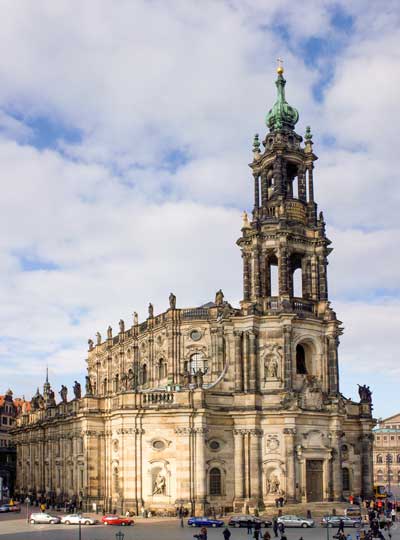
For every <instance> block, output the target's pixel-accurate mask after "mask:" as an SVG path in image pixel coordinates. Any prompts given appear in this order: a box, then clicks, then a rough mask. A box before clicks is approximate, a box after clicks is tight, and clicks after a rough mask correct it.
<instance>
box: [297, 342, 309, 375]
mask: <svg viewBox="0 0 400 540" xmlns="http://www.w3.org/2000/svg"><path fill="white" fill-rule="evenodd" d="M296 373H297V374H298V375H307V367H306V353H305V350H304V347H303V345H297V347H296Z"/></svg>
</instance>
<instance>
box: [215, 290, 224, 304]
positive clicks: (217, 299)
mask: <svg viewBox="0 0 400 540" xmlns="http://www.w3.org/2000/svg"><path fill="white" fill-rule="evenodd" d="M223 303H224V293H223V292H222V290H221V289H220V290H219V291H217V292H216V294H215V305H216V306H222V304H223Z"/></svg>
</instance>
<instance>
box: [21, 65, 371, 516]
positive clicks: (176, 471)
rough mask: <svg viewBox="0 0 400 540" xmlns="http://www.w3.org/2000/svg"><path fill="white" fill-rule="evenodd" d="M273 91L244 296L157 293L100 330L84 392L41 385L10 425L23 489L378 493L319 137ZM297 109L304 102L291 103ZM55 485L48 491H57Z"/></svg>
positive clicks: (237, 500)
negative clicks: (334, 297)
mask: <svg viewBox="0 0 400 540" xmlns="http://www.w3.org/2000/svg"><path fill="white" fill-rule="evenodd" d="M278 73H279V74H278V80H277V83H276V84H277V88H278V100H277V103H276V104H275V105H274V108H273V109H272V110H271V111H270V113H269V115H268V117H267V120H268V126H269V128H270V131H269V133H268V134H267V135H266V137H265V140H264V141H263V147H264V148H263V150H261V148H260V147H261V143H260V142H259V140H258V136H256V137H255V140H254V147H253V154H254V158H253V161H252V163H251V165H250V167H251V169H252V173H253V179H254V208H253V213H252V219H251V221H250V220H249V219H248V217H247V215H246V214H245V215H244V218H243V226H242V229H241V236H240V238H239V240H238V242H237V243H238V246H239V247H240V250H241V253H242V261H243V300H242V302H241V305H240V308H235V307H233V306H231V305H230V304H229V302H227V301H226V299H225V298H224V295H223V293H222V291H218V292H217V293H216V295H215V299H214V301H213V302H210V303H208V304H206V305H204V306H200V307H194V308H179V307H177V305H176V299H175V296H174V295H173V294H171V295H170V308H169V309H168V310H167V311H166V312H165V313H161V314H159V315H155V314H154V309H153V306H152V305H151V304H150V305H149V313H148V318H147V319H146V320H145V321H144V322H142V323H140V324H139V321H138V317H137V315H136V314H135V315H134V318H133V323H132V324H129V325H125V323H124V321H120V323H119V331H118V333H117V334H116V335H114V334H113V331H112V329H111V327H109V328H108V330H107V335H106V338H105V339H103V338H102V336H101V335H100V334H99V333H98V334H97V335H96V338H95V340H91V339H90V340H89V351H88V359H87V373H88V375H87V379H86V391H85V396H84V397H80V388H78V387H76V388H75V399H73V400H68V398H67V395H66V393H65V390H64V395H63V402H62V403H60V404H58V405H56V404H55V400H54V392H53V393H52V394H51V392H52V390H51V388H50V386H49V385H48V386H46V387H45V389H44V392H43V395H41V394H39V393H37V394H36V396H35V397H34V400H33V407H32V408H33V410H32V411H31V412H30V413H28V412H26V413H25V414H23V415H21V417H20V418H19V420H18V428H17V429H16V431H15V437H16V441H17V448H18V480H17V483H18V489H19V491H20V492H21V493H36V494H42V495H45V494H47V496H50V497H56V498H57V497H61V498H62V497H64V498H65V497H67V498H71V497H76V498H77V499H81V500H82V501H83V502H84V503H86V504H87V505H88V506H91V505H92V503H96V504H98V505H99V506H101V507H103V508H106V509H108V510H109V509H112V508H117V509H118V510H121V511H125V510H126V509H133V510H134V511H135V512H138V511H140V509H141V507H142V506H144V507H147V508H151V509H153V510H156V509H159V508H174V507H176V506H178V505H184V506H186V507H188V508H189V510H190V511H191V512H194V513H197V514H202V513H204V512H205V511H207V509H208V508H209V507H210V506H212V507H221V506H223V507H225V508H230V509H235V510H237V511H242V510H251V509H254V508H262V507H264V506H265V505H268V504H270V503H273V502H274V500H275V499H276V498H277V497H280V496H284V497H286V498H287V499H288V500H289V501H312V500H325V501H327V500H339V499H341V497H342V496H343V478H344V477H345V478H346V479H347V478H348V477H349V478H350V479H349V485H348V486H346V487H348V491H351V493H353V494H354V495H358V494H361V495H364V496H369V495H371V492H372V435H371V430H372V427H373V425H374V422H373V419H372V415H371V399H370V392H369V393H368V391H364V393H363V394H361V393H360V397H361V398H362V399H361V401H360V403H356V402H353V401H351V400H349V399H346V398H345V397H343V395H342V394H341V393H340V391H339V372H338V344H339V336H340V334H341V326H340V325H341V323H340V321H338V320H337V318H336V315H335V312H334V311H333V310H332V308H331V306H330V303H329V301H328V286H327V257H328V254H329V253H330V251H331V248H330V247H329V246H330V241H329V240H328V239H327V237H326V235H325V223H324V219H323V216H322V213H320V214H318V212H317V205H316V203H315V201H314V191H313V171H314V162H315V160H316V159H317V157H316V156H315V154H314V153H313V149H312V146H313V143H312V136H311V133H310V131H309V129H308V130H307V133H306V137H305V144H304V145H303V144H302V141H303V139H302V137H300V136H299V135H298V134H297V133H296V132H295V131H294V124H295V123H296V121H297V117H298V114H297V111H295V109H293V108H291V107H290V106H288V104H287V102H286V100H285V97H284V86H285V80H284V79H283V76H282V70H280V71H279V72H278ZM296 115H297V116H296ZM49 494H50V495H49Z"/></svg>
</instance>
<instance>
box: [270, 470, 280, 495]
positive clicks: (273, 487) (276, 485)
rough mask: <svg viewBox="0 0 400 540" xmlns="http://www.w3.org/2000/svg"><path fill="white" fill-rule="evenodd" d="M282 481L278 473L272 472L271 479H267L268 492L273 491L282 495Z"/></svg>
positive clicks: (272, 492)
mask: <svg viewBox="0 0 400 540" xmlns="http://www.w3.org/2000/svg"><path fill="white" fill-rule="evenodd" d="M280 486H281V483H280V481H279V478H278V475H277V474H271V476H270V477H269V479H268V480H267V493H271V494H273V495H280V494H281V487H280Z"/></svg>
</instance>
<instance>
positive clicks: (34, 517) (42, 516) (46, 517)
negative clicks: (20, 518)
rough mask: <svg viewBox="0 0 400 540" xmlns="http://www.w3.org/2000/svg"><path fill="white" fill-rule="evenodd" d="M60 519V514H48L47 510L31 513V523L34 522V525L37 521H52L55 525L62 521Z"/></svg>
mask: <svg viewBox="0 0 400 540" xmlns="http://www.w3.org/2000/svg"><path fill="white" fill-rule="evenodd" d="M60 521H61V520H60V518H59V517H58V516H52V515H50V514H46V512H38V513H37V514H31V515H30V517H29V523H32V524H33V525H34V524H35V523H51V524H52V525H53V524H55V523H60Z"/></svg>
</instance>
